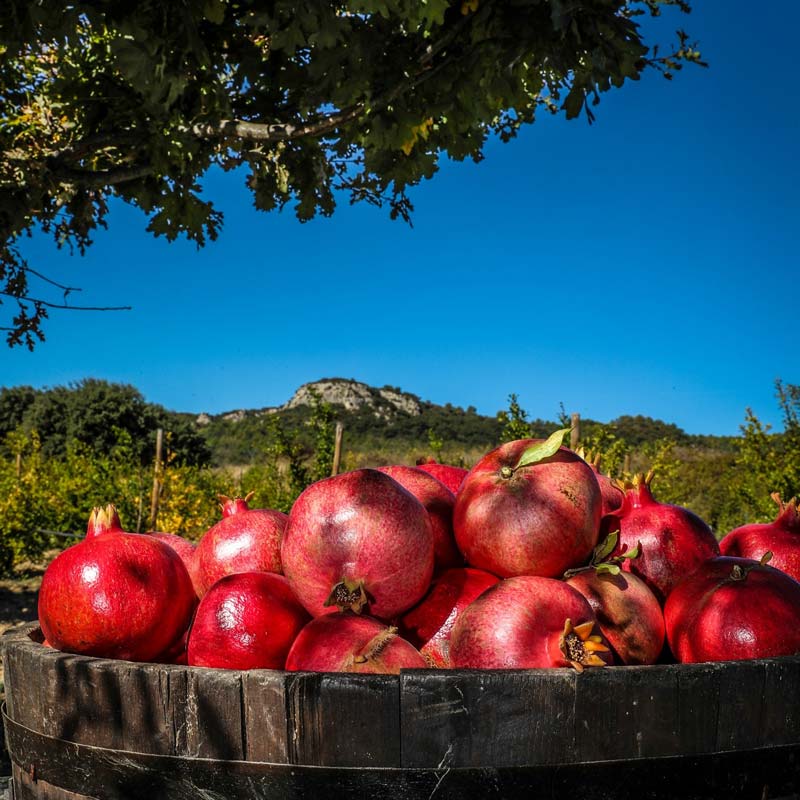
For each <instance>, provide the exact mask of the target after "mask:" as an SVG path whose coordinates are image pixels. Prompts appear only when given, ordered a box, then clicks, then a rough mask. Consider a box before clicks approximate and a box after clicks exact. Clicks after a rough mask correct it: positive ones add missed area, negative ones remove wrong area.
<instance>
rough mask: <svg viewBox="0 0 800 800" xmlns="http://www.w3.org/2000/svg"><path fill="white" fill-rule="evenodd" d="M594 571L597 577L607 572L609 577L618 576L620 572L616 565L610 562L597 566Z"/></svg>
mask: <svg viewBox="0 0 800 800" xmlns="http://www.w3.org/2000/svg"><path fill="white" fill-rule="evenodd" d="M594 569H595V572H596V573H597V574H598V575H602V574H603V573H604V572H607V573H609V574H610V575H619V573H620V572H621V570H620V568H619V567H618V566H617V565H616V564H612V563H610V562H605V563H603V564H598V565H597V566H596V567H595V568H594Z"/></svg>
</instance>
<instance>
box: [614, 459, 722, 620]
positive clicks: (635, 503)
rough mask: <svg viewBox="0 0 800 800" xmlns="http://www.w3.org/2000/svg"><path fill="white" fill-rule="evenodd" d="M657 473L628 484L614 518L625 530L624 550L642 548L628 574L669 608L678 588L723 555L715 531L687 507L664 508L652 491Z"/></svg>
mask: <svg viewBox="0 0 800 800" xmlns="http://www.w3.org/2000/svg"><path fill="white" fill-rule="evenodd" d="M652 479H653V473H652V472H650V473H648V474H647V475H636V476H635V477H634V479H633V481H632V482H630V483H626V484H625V499H624V500H623V503H622V505H621V506H620V508H619V509H618V510H617V511H615V512H614V513H613V514H612V515H611V516H610V517H609V519H610V520H612V522H611V524H612V525H613V526H614V527H615V528H618V529H619V544H618V547H619V548H620V549H630V548H635V547H637V546H638V547H639V550H640V552H639V556H638V558H635V559H630V560H628V561H626V562H625V564H624V566H623V569H625V570H629V571H630V572H632V573H634V574H635V575H638V576H639V577H640V578H642V580H644V581H645V583H646V584H647V585H648V586H649V587H650V588H651V589H652V590H653V593H654V594H655V596H656V597H657V598H658V600H659V602H660V603H661V604H662V605H663V603H664V601H665V600H666V598H667V596H668V595H669V593H670V592H671V591H672V589H673V587H674V586H675V584H677V583H678V581H680V580H681V579H682V578H684V577H685V576H687V575H689V574H691V573H692V572H693V571H694V570H695V569H697V568H698V567H699V566H700V565H701V564H702V563H703V562H705V561H707V560H708V559H709V558H713V557H714V556H717V555H719V545H718V544H717V540H716V538H715V537H714V534H713V532H712V531H711V528H709V527H708V525H707V524H706V523H705V522H704V521H703V520H702V519H700V517H698V516H697V514H694V513H692V512H691V511H689V510H688V509H686V508H683V507H682V506H674V505H668V504H666V503H659V502H658V501H657V500H656V499H655V498H654V497H653V494H652V492H651V491H650V482H651V481H652Z"/></svg>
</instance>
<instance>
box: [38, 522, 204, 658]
mask: <svg viewBox="0 0 800 800" xmlns="http://www.w3.org/2000/svg"><path fill="white" fill-rule="evenodd" d="M196 602H197V598H196V596H195V593H194V588H193V587H192V582H191V579H190V578H189V574H188V572H187V571H186V568H185V567H184V565H183V562H182V561H181V559H180V558H179V556H178V555H177V553H175V551H174V550H172V549H170V548H169V547H168V546H167V545H165V544H164V543H163V542H160V541H158V539H155V538H153V537H152V536H147V535H144V534H138V533H124V532H116V533H114V535H107V536H106V535H102V536H92V537H90V538H88V539H84V540H83V541H81V542H79V543H78V544H75V545H73V546H72V547H69V548H67V549H66V550H64V551H63V552H62V553H60V554H59V555H57V556H56V557H55V559H53V561H52V562H51V563H50V565H49V566H48V568H47V570H46V571H45V574H44V577H43V578H42V586H41V589H40V591H39V623H40V625H41V628H42V632H43V633H44V635H45V637H46V639H47V640H48V641H49V642H50V643H51V644H52V645H53V647H55V648H56V649H58V650H65V651H67V652H70V653H79V654H82V655H91V656H102V657H107V658H124V659H128V660H130V661H150V660H152V659H154V658H157V657H158V656H160V654H162V653H164V652H165V651H166V650H167V649H168V648H170V647H171V646H172V645H173V644H175V643H176V642H177V641H178V640H179V638H180V637H181V636H183V634H184V632H185V631H186V629H187V627H188V626H189V622H190V620H191V615H192V611H193V610H194V607H195V604H196Z"/></svg>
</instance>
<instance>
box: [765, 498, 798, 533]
mask: <svg viewBox="0 0 800 800" xmlns="http://www.w3.org/2000/svg"><path fill="white" fill-rule="evenodd" d="M770 497H771V498H772V499H773V500H774V501H775V502H776V503H777V504H778V508H779V509H780V511H779V512H778V519H781V520H783V521H784V522H787V523H789V524H792V525H794V524H797V523H800V509H798V507H797V498H796V497H792V498H790V499H789V500H787V501H786V502H785V503H784V502H783V500H782V499H781V493H780V492H773V493H772V494H771V495H770Z"/></svg>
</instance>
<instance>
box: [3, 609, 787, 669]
mask: <svg viewBox="0 0 800 800" xmlns="http://www.w3.org/2000/svg"><path fill="white" fill-rule="evenodd" d="M43 638H44V637H43V634H42V630H41V628H40V626H39V623H38V622H29V623H25V624H23V625H19V626H16V627H14V628H10V629H9V630H7V631H6V632H5V633H3V634H2V637H0V639H1V640H2V648H3V650H5V649H6V648H8V647H9V646H12V645H13V646H15V647H17V646H20V647H30V648H35V649H36V650H38V651H39V656H40V657H42V658H51V659H53V660H57V659H59V658H70V659H74V660H76V662H84V663H87V664H94V665H100V664H103V663H107V664H108V665H110V666H112V667H113V666H114V665H125V666H126V667H130V666H132V665H133V666H135V665H137V664H140V665H144V664H148V665H155V666H158V667H159V668H162V669H165V670H178V671H183V670H194V671H202V672H204V673H217V674H220V673H222V674H226V675H254V674H255V675H257V674H259V673H264V674H288V673H289V671H288V670H280V669H277V670H276V669H267V668H258V669H249V670H236V669H224V668H219V667H194V666H189V665H186V664H163V663H161V662H157V661H127V660H125V659H119V658H105V657H100V656H86V655H80V654H78V653H69V652H66V651H63V650H57V649H55V648H51V647H44V646H43V645H42V641H43ZM769 664H800V653H798V654H796V655H793V656H773V657H770V658H750V659H738V660H730V661H698V662H692V663H685V664H684V663H676V664H648V665H639V664H637V665H625V664H613V665H610V666H609V667H607V668H602V669H593V670H591V671H590V672H588V674H591V675H598V674H604V673H605V674H608V673H609V672H610V673H612V674H615V675H616V674H620V673H624V674H629V675H651V676H656V675H673V674H677V675H689V674H691V673H692V672H700V673H702V672H704V671H707V670H708V669H709V668H715V669H719V668H727V669H728V670H730V671H732V670H735V669H737V668H738V669H752V667H753V666H758V665H762V666H766V665H769ZM291 674H296V675H303V674H313V675H323V676H324V675H336V676H339V677H341V676H346V677H348V678H352V679H354V680H371V679H375V678H381V679H383V680H386V679H391V678H394V679H395V680H398V681H399V680H400V676H402V675H425V674H433V675H439V676H453V677H456V678H457V677H468V676H474V675H481V676H485V675H487V674H488V675H531V674H534V675H541V676H547V675H552V676H553V677H554V678H555V677H560V678H562V679H563V678H564V677H566V676H573V675H575V674H576V673H575V671H574V670H573V669H572V668H571V667H532V668H524V669H522V668H516V669H442V668H438V669H436V668H431V667H426V668H419V667H412V668H403V669H402V670H401V671H400V675H365V674H362V673H356V672H354V673H342V672H301V671H298V672H292V673H291Z"/></svg>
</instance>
